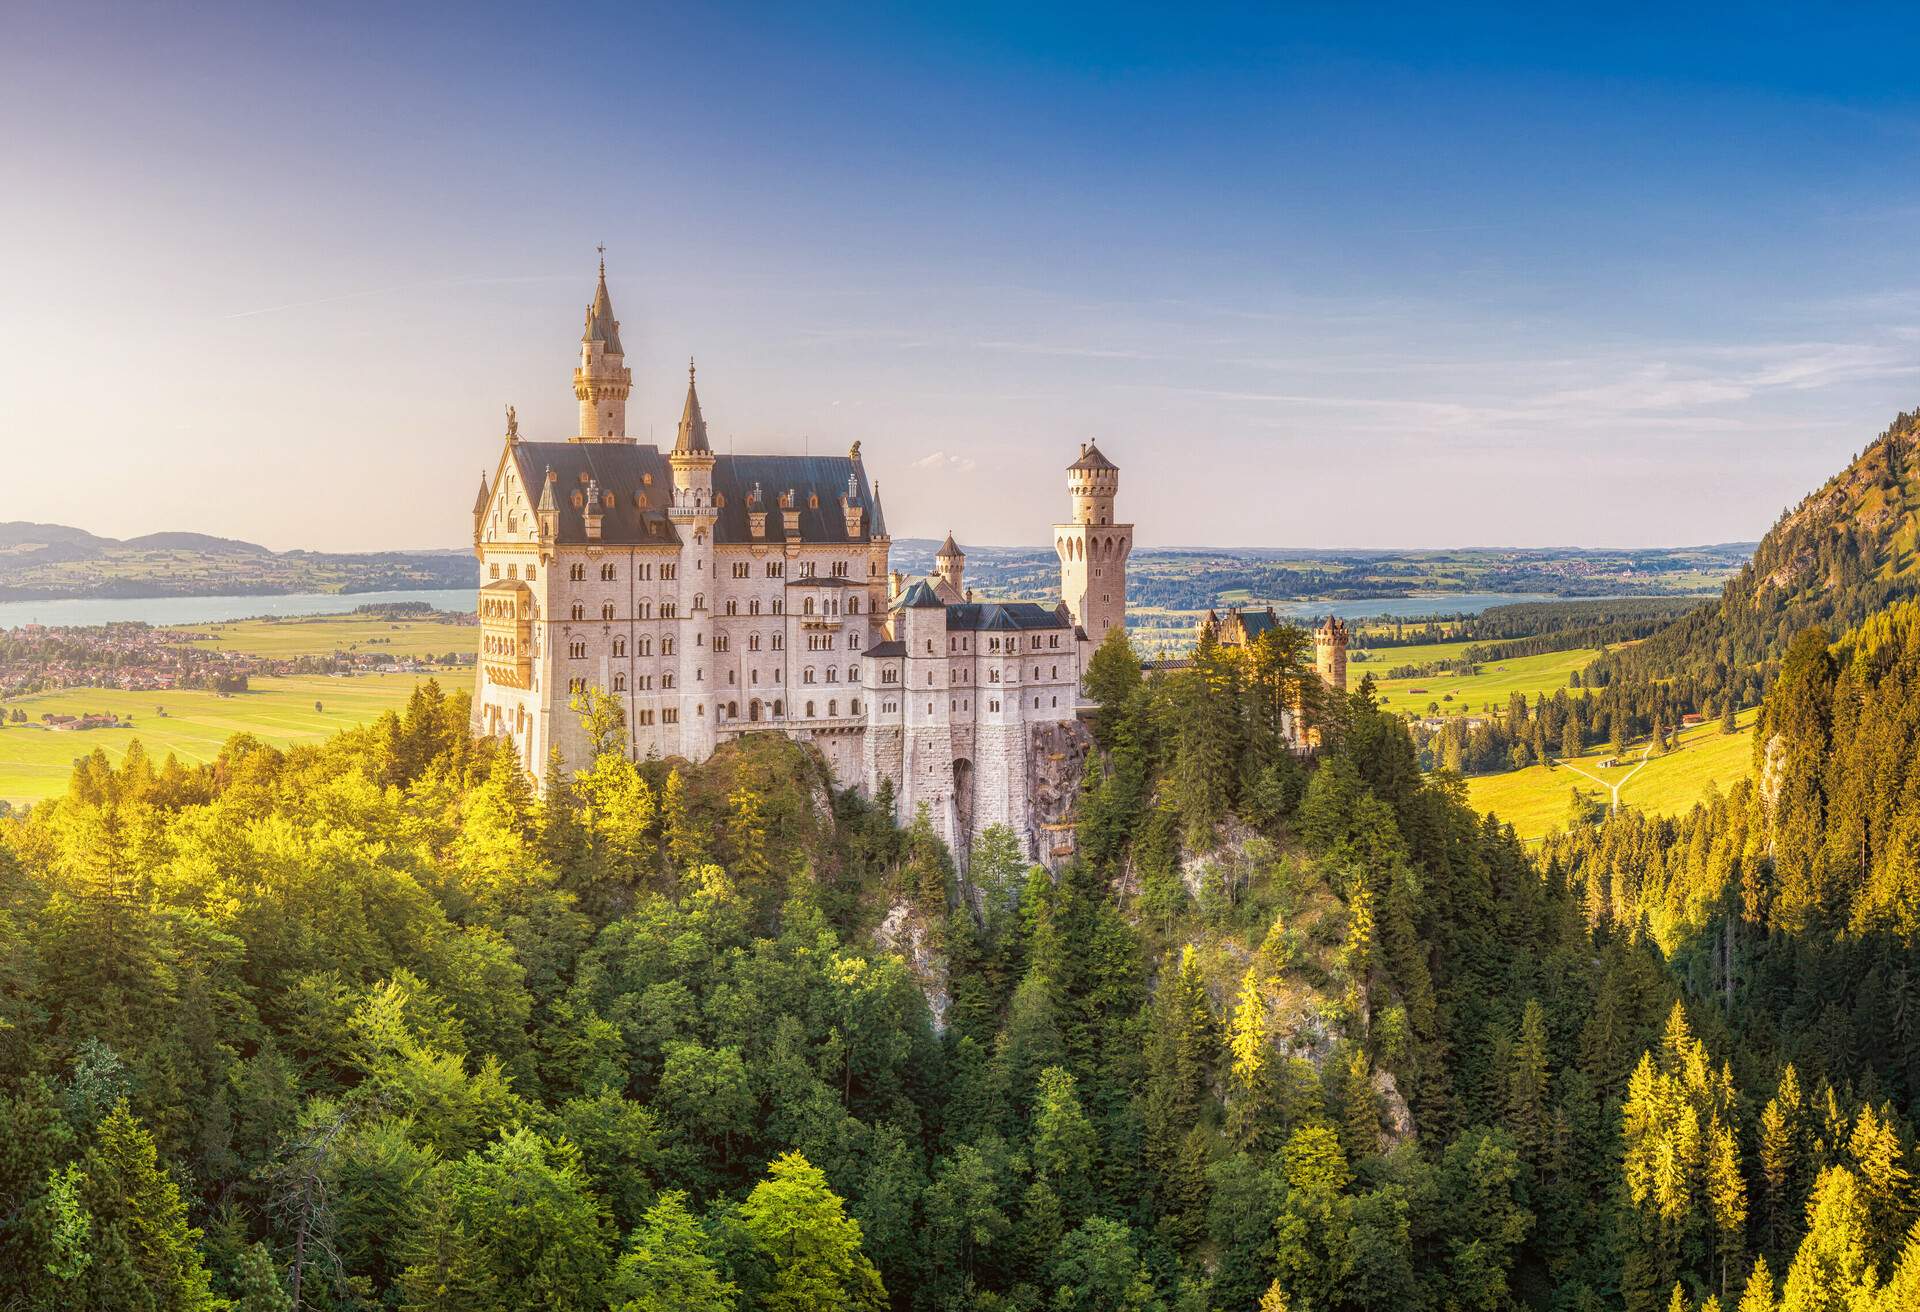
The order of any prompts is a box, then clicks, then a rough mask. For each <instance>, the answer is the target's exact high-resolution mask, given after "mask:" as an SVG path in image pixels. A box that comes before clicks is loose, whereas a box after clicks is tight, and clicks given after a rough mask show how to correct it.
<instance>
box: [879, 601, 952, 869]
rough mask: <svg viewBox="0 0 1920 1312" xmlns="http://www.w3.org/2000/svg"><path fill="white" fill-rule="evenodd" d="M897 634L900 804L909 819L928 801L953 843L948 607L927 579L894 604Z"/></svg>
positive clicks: (943, 834) (905, 820) (938, 825)
mask: <svg viewBox="0 0 1920 1312" xmlns="http://www.w3.org/2000/svg"><path fill="white" fill-rule="evenodd" d="M892 619H893V636H894V637H895V638H896V639H897V640H899V641H900V642H901V643H902V644H903V645H904V647H905V652H904V654H905V657H906V659H905V661H904V662H902V664H903V667H904V668H903V671H902V674H901V684H900V702H901V707H900V709H901V711H902V712H903V715H902V717H901V722H902V725H903V727H904V729H905V733H904V735H903V738H902V742H901V753H900V789H899V792H898V796H897V799H896V800H897V805H898V806H899V808H900V818H901V820H902V822H903V823H911V821H912V819H913V817H914V815H915V813H916V812H918V811H919V809H920V807H921V805H922V804H925V806H926V808H927V813H928V815H929V817H930V818H931V819H932V821H933V828H934V832H935V833H937V834H939V835H940V838H941V841H943V842H945V843H946V844H947V846H948V847H949V848H953V847H955V846H956V844H957V843H958V841H959V834H958V832H957V826H956V819H957V816H956V813H955V799H954V788H953V782H954V781H953V717H952V714H951V702H950V700H949V698H948V695H947V689H948V684H949V679H950V675H951V671H950V669H949V665H950V662H949V658H948V641H947V608H946V604H945V603H944V602H942V601H941V600H940V598H939V596H937V595H936V594H935V593H934V590H933V588H932V587H931V586H929V585H928V583H927V582H926V580H924V579H922V580H921V581H919V582H917V583H913V584H910V585H909V586H908V588H907V590H906V591H905V592H904V593H902V594H901V596H900V598H899V600H898V601H896V602H895V603H894V610H893V616H892Z"/></svg>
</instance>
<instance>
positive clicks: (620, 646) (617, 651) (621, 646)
mask: <svg viewBox="0 0 1920 1312" xmlns="http://www.w3.org/2000/svg"><path fill="white" fill-rule="evenodd" d="M613 654H614V655H615V656H625V655H626V654H627V640H626V639H625V638H615V639H614V640H613Z"/></svg>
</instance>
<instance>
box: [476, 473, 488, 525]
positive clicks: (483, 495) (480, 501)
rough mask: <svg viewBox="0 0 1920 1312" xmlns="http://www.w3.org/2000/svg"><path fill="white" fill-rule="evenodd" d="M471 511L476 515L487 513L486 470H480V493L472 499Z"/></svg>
mask: <svg viewBox="0 0 1920 1312" xmlns="http://www.w3.org/2000/svg"><path fill="white" fill-rule="evenodd" d="M473 513H474V514H476V515H484V514H486V513H487V471H486V470H484V469H483V470H481V471H480V495H479V497H478V498H476V499H475V500H474V503H473Z"/></svg>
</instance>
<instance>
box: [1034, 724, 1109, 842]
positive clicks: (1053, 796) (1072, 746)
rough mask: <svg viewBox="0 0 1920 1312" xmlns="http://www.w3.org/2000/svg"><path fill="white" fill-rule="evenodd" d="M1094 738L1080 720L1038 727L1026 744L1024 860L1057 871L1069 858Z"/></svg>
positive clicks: (1037, 725) (1036, 726)
mask: <svg viewBox="0 0 1920 1312" xmlns="http://www.w3.org/2000/svg"><path fill="white" fill-rule="evenodd" d="M1092 750H1093V734H1092V732H1091V731H1090V730H1089V729H1088V728H1087V726H1086V725H1085V724H1082V723H1081V722H1080V721H1078V720H1072V721H1068V722H1067V723H1065V724H1036V725H1034V726H1033V730H1032V737H1031V738H1029V739H1028V742H1027V833H1028V834H1029V835H1030V836H1031V840H1032V843H1033V847H1034V848H1035V849H1036V850H1033V851H1030V852H1029V853H1028V855H1029V856H1030V857H1032V858H1033V859H1034V860H1036V861H1038V862H1039V863H1040V864H1042V865H1044V866H1046V867H1047V869H1049V870H1054V871H1057V870H1059V869H1060V867H1061V866H1063V865H1065V864H1066V863H1067V861H1068V860H1070V859H1071V858H1072V856H1073V851H1074V839H1073V807H1074V803H1075V802H1076V801H1078V800H1079V797H1080V781H1081V779H1082V778H1084V777H1085V775H1086V769H1087V754H1088V753H1089V752H1091V751H1092Z"/></svg>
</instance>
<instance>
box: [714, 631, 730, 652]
mask: <svg viewBox="0 0 1920 1312" xmlns="http://www.w3.org/2000/svg"><path fill="white" fill-rule="evenodd" d="M732 645H733V644H732V642H731V640H729V639H728V637H727V635H726V634H724V633H716V634H714V635H713V649H714V650H715V651H726V650H727V649H728V648H730V647H731V646H732Z"/></svg>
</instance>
